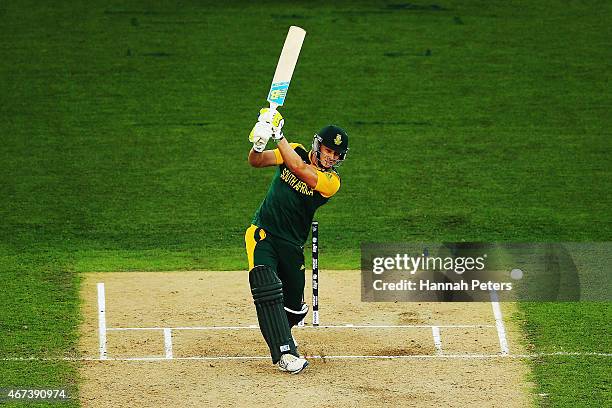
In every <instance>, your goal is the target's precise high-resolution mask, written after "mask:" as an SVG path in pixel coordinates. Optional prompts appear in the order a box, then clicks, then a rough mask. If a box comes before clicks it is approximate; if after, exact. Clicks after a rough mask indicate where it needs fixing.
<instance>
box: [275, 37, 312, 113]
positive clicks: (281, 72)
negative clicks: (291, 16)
mask: <svg viewBox="0 0 612 408" xmlns="http://www.w3.org/2000/svg"><path fill="white" fill-rule="evenodd" d="M305 36H306V31H304V29H302V28H300V27H297V26H291V27H289V32H288V33H287V38H285V44H284V45H283V50H282V51H281V55H280V57H279V59H278V64H277V65H276V72H275V73H274V78H273V79H272V86H270V92H268V102H270V107H271V108H273V109H275V108H276V107H277V106H282V105H283V103H285V98H286V97H287V90H288V89H289V83H290V82H291V77H292V76H293V70H294V69H295V65H296V64H297V60H298V57H299V56H300V50H301V49H302V44H303V43H304V37H305Z"/></svg>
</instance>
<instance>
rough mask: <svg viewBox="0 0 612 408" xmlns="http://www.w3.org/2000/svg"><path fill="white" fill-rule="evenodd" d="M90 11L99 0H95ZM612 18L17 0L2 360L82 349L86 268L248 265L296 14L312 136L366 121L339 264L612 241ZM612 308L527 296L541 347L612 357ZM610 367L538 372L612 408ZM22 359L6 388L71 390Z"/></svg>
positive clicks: (537, 376)
mask: <svg viewBox="0 0 612 408" xmlns="http://www.w3.org/2000/svg"><path fill="white" fill-rule="evenodd" d="M73 3H78V4H73ZM611 17H612V5H610V4H607V3H602V2H589V1H584V2H578V1H572V2H562V1H539V2H526V1H520V2H519V1H512V2H483V1H468V2H452V1H444V2H438V3H435V4H434V3H431V2H415V3H402V2H393V1H389V2H363V3H360V2H354V1H351V2H348V1H346V2H338V3H336V4H335V5H334V6H331V5H329V4H325V3H322V2H309V3H307V4H302V3H301V2H286V3H283V4H279V3H278V2H266V3H264V2H257V3H256V4H255V3H253V4H251V3H247V2H227V3H225V4H221V3H218V2H214V3H213V2H210V3H209V4H206V3H205V2H180V3H179V2H177V3H176V4H170V3H169V2H168V3H164V2H144V1H143V2H137V1H128V2H119V1H115V2H112V1H111V2H64V3H61V4H54V5H52V6H51V5H50V4H47V3H41V2H26V1H22V2H18V3H10V4H3V5H1V6H0V18H1V19H2V21H3V24H2V25H0V33H1V34H2V37H3V38H4V41H3V42H2V44H1V45H0V58H1V62H0V78H2V79H1V81H2V82H1V84H2V85H1V86H2V92H0V113H1V116H2V121H0V134H1V135H2V143H1V145H0V146H1V147H0V163H1V164H0V166H1V167H0V170H1V171H0V178H1V182H0V217H1V219H2V224H1V225H0V260H1V262H0V273H1V274H2V280H1V284H0V285H1V286H0V289H1V290H0V305H1V307H0V357H18V356H23V357H30V356H36V357H45V356H58V355H69V354H70V352H71V350H73V349H74V346H75V342H76V341H77V339H76V329H77V327H78V323H79V313H78V286H79V278H78V272H82V271H116V270H177V269H222V270H223V269H241V268H245V267H246V259H245V255H244V252H243V234H244V230H245V228H246V227H247V226H248V225H249V222H250V219H251V217H252V214H253V212H254V211H255V209H256V207H257V205H258V204H259V202H260V200H261V199H262V198H263V194H264V193H265V191H266V188H267V183H268V182H269V179H270V177H271V175H272V170H270V169H268V170H258V169H251V168H249V166H248V164H247V162H246V155H247V152H248V150H249V144H248V142H247V135H248V132H249V130H250V128H251V127H252V125H253V123H254V121H255V119H256V115H257V112H258V109H259V107H261V106H263V105H264V103H265V96H266V93H267V91H268V87H269V83H270V81H271V78H272V74H273V72H274V66H275V64H276V61H277V58H278V54H279V52H280V46H281V45H282V41H283V39H284V36H285V34H286V30H287V28H288V26H289V25H292V24H294V25H300V26H302V27H304V28H305V29H306V30H307V31H308V35H307V37H306V42H305V45H304V48H303V50H302V54H301V57H300V61H299V64H298V67H297V69H296V72H295V75H294V80H293V81H292V84H291V88H290V90H289V94H288V98H287V101H286V107H284V109H283V114H284V116H285V118H286V126H285V134H286V135H287V137H288V138H289V139H290V140H291V141H296V142H300V143H303V144H305V145H307V144H309V143H310V140H311V138H312V134H313V133H314V131H316V130H318V129H319V128H320V127H322V126H323V125H325V124H328V123H330V122H333V123H337V124H339V125H341V126H343V127H345V128H346V129H347V130H348V132H349V135H350V137H351V150H350V154H349V157H348V160H347V161H346V163H345V164H344V165H343V166H342V168H341V169H340V174H341V176H342V180H343V184H342V188H341V191H340V193H339V194H338V196H337V197H335V198H334V199H333V200H332V201H331V202H330V204H328V205H327V206H326V207H324V208H323V209H322V210H321V211H320V212H319V214H318V215H317V218H318V220H319V221H320V223H321V233H320V234H321V239H322V241H323V242H322V243H323V247H322V250H321V261H322V262H323V267H324V268H358V267H359V263H358V262H359V244H360V243H361V242H367V241H372V242H392V241H419V240H435V241H500V242H504V241H610V240H612V234H611V231H612V215H611V211H610V208H611V207H612V194H611V193H612V188H611V187H612V175H611V166H610V159H609V157H610V155H611V153H612V142H611V139H610V130H609V129H610V127H611V125H612V123H611V122H612V120H611V119H610V114H609V112H610V106H611V97H610V92H609V86H610V79H611V78H610V77H611V73H612V70H611V67H610V58H609V57H610V54H609V39H610V38H611V34H612V33H611V29H610V25H609V21H610V18H611ZM611 317H612V312H611V309H610V306H609V303H593V304H586V303H580V304H575V303H573V304H523V305H521V314H520V315H517V316H515V317H514V318H515V319H518V320H519V321H520V322H521V324H523V325H524V328H525V330H526V333H527V335H528V340H529V342H530V344H531V347H532V348H533V350H534V351H537V352H552V351H589V352H610V350H611V348H612V347H611V344H610V323H609V322H610V321H612V319H611ZM608 365H609V360H608V359H601V358H591V359H585V358H578V357H573V358H568V357H565V358H561V357H554V358H552V357H551V358H542V359H539V360H536V361H534V362H533V364H532V366H533V375H534V380H535V381H536V382H537V384H538V392H539V393H543V394H547V395H548V396H546V397H543V398H541V399H540V400H538V403H540V404H541V405H542V406H576V405H580V404H582V405H591V406H598V405H599V406H602V405H604V402H605V401H609V398H610V393H611V390H610V382H609V373H608V374H606V367H607V366H608ZM77 383H78V379H77V378H76V370H75V365H74V364H72V363H68V362H41V361H28V362H7V361H2V362H0V387H3V386H24V385H37V384H38V385H71V386H74V387H76V386H77Z"/></svg>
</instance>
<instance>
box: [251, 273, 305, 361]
mask: <svg viewBox="0 0 612 408" xmlns="http://www.w3.org/2000/svg"><path fill="white" fill-rule="evenodd" d="M249 283H250V285H251V294H252V295H253V301H254V303H255V310H256V311H257V320H258V321H259V328H260V330H261V334H263V337H264V339H265V340H266V343H267V344H268V347H269V348H270V354H271V356H272V362H273V363H276V362H277V361H278V360H280V356H281V355H282V354H285V353H291V354H293V355H295V356H297V355H298V354H297V351H296V349H295V344H294V343H293V339H292V337H291V328H290V326H289V321H288V320H287V315H286V313H285V310H284V308H283V284H282V282H281V281H280V279H279V278H278V276H277V275H276V271H275V270H274V269H273V268H271V267H269V266H267V265H258V266H256V267H254V268H253V269H251V271H250V272H249Z"/></svg>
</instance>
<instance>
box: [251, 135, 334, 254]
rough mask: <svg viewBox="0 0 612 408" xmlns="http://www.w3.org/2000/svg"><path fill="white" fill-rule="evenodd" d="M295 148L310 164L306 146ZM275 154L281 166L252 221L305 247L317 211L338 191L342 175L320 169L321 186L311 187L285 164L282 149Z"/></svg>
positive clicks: (297, 145)
mask: <svg viewBox="0 0 612 408" xmlns="http://www.w3.org/2000/svg"><path fill="white" fill-rule="evenodd" d="M291 147H293V149H294V150H295V152H296V153H297V154H298V155H299V156H300V157H301V158H302V159H303V160H304V162H305V163H307V164H310V158H309V157H308V156H309V155H308V151H306V149H305V148H304V146H302V145H301V144H297V143H291ZM274 153H275V155H276V158H277V164H278V168H277V170H276V174H275V175H274V178H273V179H272V183H271V184H270V187H269V188H268V193H267V194H266V197H265V198H264V200H263V202H262V203H261V205H260V206H259V208H258V209H257V212H256V213H255V216H254V217H253V221H252V223H253V224H254V225H257V226H258V227H261V228H263V229H264V230H265V231H266V232H269V233H270V234H272V235H274V236H277V237H280V238H282V239H285V240H287V241H289V242H291V243H293V244H296V245H299V246H303V245H304V243H305V242H306V240H307V239H308V233H309V231H310V225H311V223H312V219H313V217H314V214H315V211H316V210H317V208H319V207H320V206H322V205H323V204H325V203H327V201H329V199H330V198H331V196H333V195H334V194H335V193H336V192H337V191H338V189H339V188H340V177H339V176H338V174H337V173H336V172H335V171H334V170H325V171H323V170H318V172H319V179H318V182H317V186H316V187H315V188H314V189H311V188H310V187H308V185H307V184H306V183H305V182H303V181H302V180H300V179H299V178H298V177H297V176H296V175H295V174H293V173H292V172H291V171H290V170H289V169H288V168H287V166H285V164H284V163H283V161H282V157H281V155H280V152H279V151H278V149H276V150H275V151H274Z"/></svg>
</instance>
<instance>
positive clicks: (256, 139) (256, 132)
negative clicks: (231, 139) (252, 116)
mask: <svg viewBox="0 0 612 408" xmlns="http://www.w3.org/2000/svg"><path fill="white" fill-rule="evenodd" d="M271 137H272V127H271V126H270V125H269V124H268V123H263V122H257V123H256V124H255V126H253V129H252V130H251V133H250V134H249V141H250V142H251V143H253V150H255V151H256V152H258V153H261V152H263V151H264V150H265V149H266V145H267V144H268V140H270V138H271Z"/></svg>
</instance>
